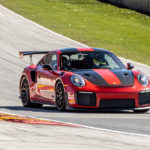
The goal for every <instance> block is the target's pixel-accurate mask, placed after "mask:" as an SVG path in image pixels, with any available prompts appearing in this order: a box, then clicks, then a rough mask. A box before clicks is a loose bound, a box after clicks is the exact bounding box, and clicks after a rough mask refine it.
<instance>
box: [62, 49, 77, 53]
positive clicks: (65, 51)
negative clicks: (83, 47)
mask: <svg viewBox="0 0 150 150" xmlns="http://www.w3.org/2000/svg"><path fill="white" fill-rule="evenodd" d="M59 51H61V53H62V54H63V53H72V52H79V51H78V49H77V48H64V49H59Z"/></svg>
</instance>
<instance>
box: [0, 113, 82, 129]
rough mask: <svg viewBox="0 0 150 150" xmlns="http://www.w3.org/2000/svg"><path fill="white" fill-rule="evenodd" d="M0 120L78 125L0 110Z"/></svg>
mask: <svg viewBox="0 0 150 150" xmlns="http://www.w3.org/2000/svg"><path fill="white" fill-rule="evenodd" d="M0 121H9V122H16V123H25V124H37V125H54V126H67V127H79V126H77V125H73V124H67V123H62V122H57V121H51V120H45V119H40V118H31V117H25V116H20V115H14V114H10V113H4V112H0Z"/></svg>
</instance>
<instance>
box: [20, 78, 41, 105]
mask: <svg viewBox="0 0 150 150" xmlns="http://www.w3.org/2000/svg"><path fill="white" fill-rule="evenodd" d="M20 96H21V101H22V104H23V106H24V107H37V108H38V107H42V104H35V103H32V102H31V101H30V89H29V83H28V80H27V77H25V76H24V77H22V79H21V84H20Z"/></svg>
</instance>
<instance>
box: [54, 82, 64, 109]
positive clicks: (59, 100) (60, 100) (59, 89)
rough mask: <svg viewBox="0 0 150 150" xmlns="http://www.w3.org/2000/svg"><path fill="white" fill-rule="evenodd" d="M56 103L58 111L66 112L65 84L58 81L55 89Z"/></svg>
mask: <svg viewBox="0 0 150 150" xmlns="http://www.w3.org/2000/svg"><path fill="white" fill-rule="evenodd" d="M55 101H56V106H57V109H58V110H60V111H65V110H66V101H65V91H64V87H63V84H62V83H61V82H60V81H58V83H57V84H56V88H55Z"/></svg>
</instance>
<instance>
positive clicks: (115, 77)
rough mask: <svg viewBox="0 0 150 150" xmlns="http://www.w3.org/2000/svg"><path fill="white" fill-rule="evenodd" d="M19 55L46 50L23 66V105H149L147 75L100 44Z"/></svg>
mask: <svg viewBox="0 0 150 150" xmlns="http://www.w3.org/2000/svg"><path fill="white" fill-rule="evenodd" d="M19 54H20V57H23V56H25V55H29V56H30V58H32V55H35V54H45V56H44V57H43V58H42V59H41V60H40V61H39V62H38V63H37V64H36V65H33V64H32V61H31V64H30V66H28V67H26V68H25V69H24V70H23V73H22V75H21V79H20V97H21V100H22V104H23V106H24V107H41V106H42V105H43V104H51V105H56V106H57V109H58V110H66V109H76V108H78V109H80V108H85V109H99V110H103V109H122V110H126V109H127V110H133V111H135V112H146V111H148V110H149V109H150V84H149V79H148V77H147V76H146V75H145V74H144V73H142V72H140V71H136V70H133V67H134V66H133V65H132V64H131V63H128V64H127V67H125V66H124V64H123V63H122V62H121V61H120V60H119V58H118V57H117V56H116V55H114V54H113V53H112V52H110V51H108V50H104V49H98V48H65V49H58V50H54V51H24V52H19Z"/></svg>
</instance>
